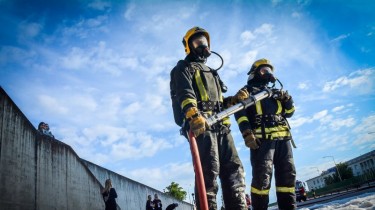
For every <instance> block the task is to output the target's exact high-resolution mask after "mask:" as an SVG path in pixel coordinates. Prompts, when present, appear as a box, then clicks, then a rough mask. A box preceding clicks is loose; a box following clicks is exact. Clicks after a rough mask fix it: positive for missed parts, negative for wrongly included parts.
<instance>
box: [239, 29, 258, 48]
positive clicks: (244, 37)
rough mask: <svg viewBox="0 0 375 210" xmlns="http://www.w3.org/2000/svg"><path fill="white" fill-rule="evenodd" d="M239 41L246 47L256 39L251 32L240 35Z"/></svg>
mask: <svg viewBox="0 0 375 210" xmlns="http://www.w3.org/2000/svg"><path fill="white" fill-rule="evenodd" d="M240 37H241V40H242V41H243V45H248V44H249V43H250V42H251V41H253V40H254V39H255V38H256V37H255V35H254V34H253V33H252V32H251V31H244V32H242V33H241V35H240Z"/></svg>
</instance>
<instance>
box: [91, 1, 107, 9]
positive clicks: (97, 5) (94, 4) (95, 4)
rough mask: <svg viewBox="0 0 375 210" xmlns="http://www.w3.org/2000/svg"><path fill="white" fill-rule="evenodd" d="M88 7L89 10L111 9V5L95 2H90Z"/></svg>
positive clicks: (104, 2)
mask: <svg viewBox="0 0 375 210" xmlns="http://www.w3.org/2000/svg"><path fill="white" fill-rule="evenodd" d="M88 6H89V7H90V8H93V9H96V10H101V11H103V10H106V9H109V8H111V3H110V2H106V1H100V0H95V1H94V2H91V3H90V4H89V5H88Z"/></svg>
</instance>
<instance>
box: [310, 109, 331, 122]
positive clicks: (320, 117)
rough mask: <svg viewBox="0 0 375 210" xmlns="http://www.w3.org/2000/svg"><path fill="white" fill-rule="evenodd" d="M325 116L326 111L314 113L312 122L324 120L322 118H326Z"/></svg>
mask: <svg viewBox="0 0 375 210" xmlns="http://www.w3.org/2000/svg"><path fill="white" fill-rule="evenodd" d="M327 114H328V110H323V111H320V112H318V113H315V114H314V116H313V120H321V119H324V117H326V116H327Z"/></svg>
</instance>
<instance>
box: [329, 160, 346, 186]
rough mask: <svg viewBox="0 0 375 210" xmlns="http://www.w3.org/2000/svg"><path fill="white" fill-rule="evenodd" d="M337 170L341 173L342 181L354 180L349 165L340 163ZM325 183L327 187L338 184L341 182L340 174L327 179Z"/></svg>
mask: <svg viewBox="0 0 375 210" xmlns="http://www.w3.org/2000/svg"><path fill="white" fill-rule="evenodd" d="M337 169H338V170H339V172H340V175H341V179H342V180H345V179H350V178H353V171H352V168H350V167H349V166H348V164H346V163H339V164H337ZM324 182H325V184H326V185H330V184H333V183H337V182H340V177H339V175H338V173H337V172H336V173H334V174H332V176H328V177H325V178H324Z"/></svg>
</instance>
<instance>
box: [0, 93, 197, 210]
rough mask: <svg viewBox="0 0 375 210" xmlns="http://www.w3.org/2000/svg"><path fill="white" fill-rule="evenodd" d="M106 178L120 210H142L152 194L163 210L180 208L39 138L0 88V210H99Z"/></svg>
mask: <svg viewBox="0 0 375 210" xmlns="http://www.w3.org/2000/svg"><path fill="white" fill-rule="evenodd" d="M107 178H111V179H112V182H113V183H114V187H115V188H116V191H117V193H118V195H119V197H118V199H117V201H118V204H119V207H120V208H121V209H122V210H138V209H140V210H143V209H145V204H146V195H148V194H151V195H153V194H155V193H157V194H158V195H159V197H160V199H161V200H162V202H163V205H164V208H165V207H166V206H167V204H169V203H176V202H177V203H179V207H178V208H177V209H179V210H190V209H192V205H190V204H189V203H186V202H178V201H177V200H175V199H174V198H172V197H169V196H168V195H165V194H163V193H161V192H160V191H157V190H155V189H153V188H151V187H148V186H146V185H143V184H141V183H138V182H135V181H133V180H130V179H128V178H126V177H123V176H121V175H119V174H116V173H115V172H112V171H109V170H107V169H105V168H103V167H100V166H98V165H95V164H93V163H90V162H88V161H85V160H83V159H81V158H79V156H78V155H77V154H76V153H75V152H74V150H73V149H72V148H71V147H70V146H69V145H67V144H64V143H63V142H60V141H58V140H55V139H52V138H50V137H48V136H44V135H40V134H39V133H38V132H37V130H36V129H35V128H34V126H33V125H32V124H31V123H30V121H29V120H28V119H27V118H26V116H25V115H24V114H23V113H22V112H21V110H20V109H19V108H18V107H17V106H16V105H15V103H14V102H13V101H12V100H11V98H10V97H9V96H8V95H7V94H6V92H5V91H4V90H3V89H2V88H1V87H0V192H1V196H0V209H1V210H33V209H34V210H51V209H56V210H60V209H68V210H103V209H104V202H103V199H102V196H101V194H100V190H101V189H102V188H103V186H102V183H104V181H105V179H107Z"/></svg>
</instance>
